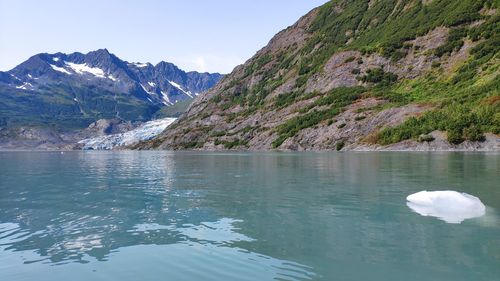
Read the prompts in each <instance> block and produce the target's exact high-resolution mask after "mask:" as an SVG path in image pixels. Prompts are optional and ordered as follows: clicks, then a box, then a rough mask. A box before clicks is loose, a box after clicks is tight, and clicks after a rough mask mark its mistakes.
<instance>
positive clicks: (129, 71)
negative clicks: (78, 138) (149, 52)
mask: <svg viewBox="0 0 500 281" xmlns="http://www.w3.org/2000/svg"><path fill="white" fill-rule="evenodd" d="M221 78H222V75H221V74H219V73H198V72H185V71H183V70H181V69H179V68H178V67H177V66H175V65H174V64H172V63H168V62H163V61H162V62H160V63H158V64H157V65H152V64H150V63H129V62H126V61H123V60H121V59H120V58H118V57H117V56H115V55H114V54H111V53H110V52H109V51H108V50H106V49H100V50H97V51H93V52H89V53H88V54H82V53H72V54H63V53H56V54H46V53H43V54H37V55H34V56H32V57H31V58H29V59H28V60H27V61H25V62H23V63H21V64H20V65H18V66H17V67H15V68H14V69H12V70H10V71H7V72H0V127H12V126H21V125H22V126H26V125H43V126H46V125H56V126H58V127H62V128H83V127H86V126H88V125H89V124H90V123H92V122H94V121H96V120H99V119H112V118H118V119H122V120H127V121H147V120H151V119H152V118H154V117H165V116H169V115H178V114H180V113H182V111H183V110H184V109H185V108H187V106H188V105H189V104H190V102H191V101H192V100H193V98H194V97H196V96H198V95H199V94H201V93H202V92H204V91H206V90H207V89H209V88H211V87H213V86H214V85H215V84H216V83H217V82H218V81H219V80H220V79H221Z"/></svg>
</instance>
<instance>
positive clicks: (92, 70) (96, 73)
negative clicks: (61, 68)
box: [66, 62, 106, 78]
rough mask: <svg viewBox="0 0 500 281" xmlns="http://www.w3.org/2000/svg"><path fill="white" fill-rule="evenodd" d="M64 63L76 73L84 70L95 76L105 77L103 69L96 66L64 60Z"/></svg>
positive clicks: (81, 72)
mask: <svg viewBox="0 0 500 281" xmlns="http://www.w3.org/2000/svg"><path fill="white" fill-rule="evenodd" d="M66 65H67V66H69V67H70V68H71V69H73V71H75V72H76V73H78V74H83V73H84V72H86V73H90V74H92V75H94V76H97V77H101V78H106V76H105V75H104V71H103V70H102V69H100V68H97V67H90V66H88V65H87V64H77V63H72V62H66Z"/></svg>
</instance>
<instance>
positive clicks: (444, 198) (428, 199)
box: [406, 190, 486, 223]
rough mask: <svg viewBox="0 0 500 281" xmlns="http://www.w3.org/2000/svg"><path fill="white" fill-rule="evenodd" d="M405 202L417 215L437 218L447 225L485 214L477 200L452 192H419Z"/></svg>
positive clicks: (482, 206) (483, 208)
mask: <svg viewBox="0 0 500 281" xmlns="http://www.w3.org/2000/svg"><path fill="white" fill-rule="evenodd" d="M406 200H407V201H408V202H406V205H407V206H408V207H409V208H410V209H412V210H413V211H415V212H417V213H418V214H420V215H422V216H431V217H437V218H439V219H441V220H443V221H445V222H447V223H461V222H462V221H464V220H465V219H471V218H477V217H481V216H483V215H484V214H485V212H486V207H485V206H484V204H483V203H482V202H481V200H479V198H477V197H475V196H472V195H470V194H467V193H459V192H456V191H452V190H444V191H420V192H417V193H414V194H411V195H409V196H408V197H406Z"/></svg>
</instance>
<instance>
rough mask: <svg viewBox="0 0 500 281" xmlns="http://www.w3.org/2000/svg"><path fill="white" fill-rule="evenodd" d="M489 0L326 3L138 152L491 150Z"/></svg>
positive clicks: (495, 62)
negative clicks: (223, 150)
mask: <svg viewBox="0 0 500 281" xmlns="http://www.w3.org/2000/svg"><path fill="white" fill-rule="evenodd" d="M497 6H498V2H497V1H477V0H474V1H473V0H465V1H453V0H441V1H438V0H434V1H420V0H397V1H396V0H394V1H391V0H371V1H365V0H355V1H347V0H344V1H342V0H339V1H331V2H329V3H327V4H325V5H324V6H321V7H319V8H316V9H314V10H312V11H311V12H309V13H308V14H307V15H305V16H304V17H302V18H301V19H300V20H299V21H298V22H297V23H295V24H294V25H293V26H291V27H289V28H287V29H285V30H283V31H282V32H280V33H278V34H277V35H276V36H275V37H274V38H273V39H272V40H271V41H270V42H269V44H268V45H267V46H266V47H264V48H263V49H261V50H260V51H259V52H257V54H256V55H255V56H254V57H252V58H251V59H249V60H248V61H247V62H246V63H245V64H243V65H240V66H238V67H236V68H235V69H234V70H233V72H232V73H231V74H229V75H227V76H226V77H224V78H223V79H222V81H221V82H220V83H219V84H218V85H216V86H215V87H214V88H213V89H212V90H210V91H208V92H207V93H206V94H205V95H203V96H200V97H197V98H196V100H195V101H194V102H193V104H192V105H191V107H190V108H189V109H188V111H187V112H186V113H185V114H184V115H182V116H181V118H180V119H179V120H178V121H176V122H175V123H174V124H173V125H171V126H170V127H169V130H167V131H166V132H164V133H163V134H162V135H160V136H159V137H157V138H155V139H153V140H151V141H148V142H143V143H141V144H139V145H137V146H136V147H135V148H139V149H210V150H212V149H252V150H268V149H291V150H332V149H337V150H341V149H377V148H389V149H390V148H395V149H405V148H406V147H419V148H421V149H447V148H457V149H494V150H495V149H500V146H499V141H498V140H499V139H498V136H497V135H498V134H499V133H500V90H499V88H500V86H499V85H500V83H499V80H500V79H499V76H498V74H499V72H500V70H499V46H500V38H499V37H500V34H499V32H498V31H499V30H500V26H499V25H500V24H499V10H498V7H497Z"/></svg>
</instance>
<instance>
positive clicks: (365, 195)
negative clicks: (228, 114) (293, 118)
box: [0, 152, 500, 280]
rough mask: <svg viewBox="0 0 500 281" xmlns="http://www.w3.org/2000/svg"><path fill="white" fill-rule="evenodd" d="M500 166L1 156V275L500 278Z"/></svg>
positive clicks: (386, 159)
mask: <svg viewBox="0 0 500 281" xmlns="http://www.w3.org/2000/svg"><path fill="white" fill-rule="evenodd" d="M499 164H500V157H499V155H486V154H458V153H449V154H448V153H443V154H414V153H413V154H412V153H373V154H372V153H351V154H349V153H342V154H339V153H331V154H325V153H323V154H315V153H302V154H301V153H268V154H260V153H254V154H252V153H248V154H247V153H182V152H180V153H170V152H75V153H65V154H59V153H21V152H20V153H0V195H1V196H0V210H1V212H0V279H1V280H54V274H57V276H60V277H59V278H58V279H59V280H89V279H93V280H95V279H97V280H99V279H102V280H137V279H138V276H140V277H141V279H142V280H163V279H164V278H165V276H168V277H169V278H171V280H318V279H321V280H332V279H340V280H362V279H368V280H402V279H404V280H421V279H428V277H429V276H432V277H434V278H435V279H436V280H493V279H494V278H495V276H498V275H499V274H500V269H499V267H498V266H497V265H498V264H499V261H500V256H499V255H498V253H500V238H499V237H500V236H499V235H498V233H500V226H499V225H498V223H496V220H491V219H490V218H492V217H496V213H497V210H498V209H499V208H500V190H499V189H498V187H497V180H498V174H499V172H500V165H499ZM423 189H427V190H440V189H454V190H459V191H461V192H468V193H471V194H474V195H477V196H478V197H479V198H481V200H482V201H483V202H484V203H485V204H486V205H488V206H489V209H488V211H487V215H486V216H485V217H484V218H481V219H471V220H467V221H464V222H463V223H462V224H460V225H448V224H445V223H442V222H440V221H437V220H426V219H425V218H422V217H419V216H415V215H414V214H413V213H412V211H411V210H409V209H408V208H407V207H406V200H405V198H406V195H407V194H411V193H414V192H417V191H420V190H423ZM488 214H490V215H488ZM35 277H36V278H35ZM388 277H390V278H388Z"/></svg>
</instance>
